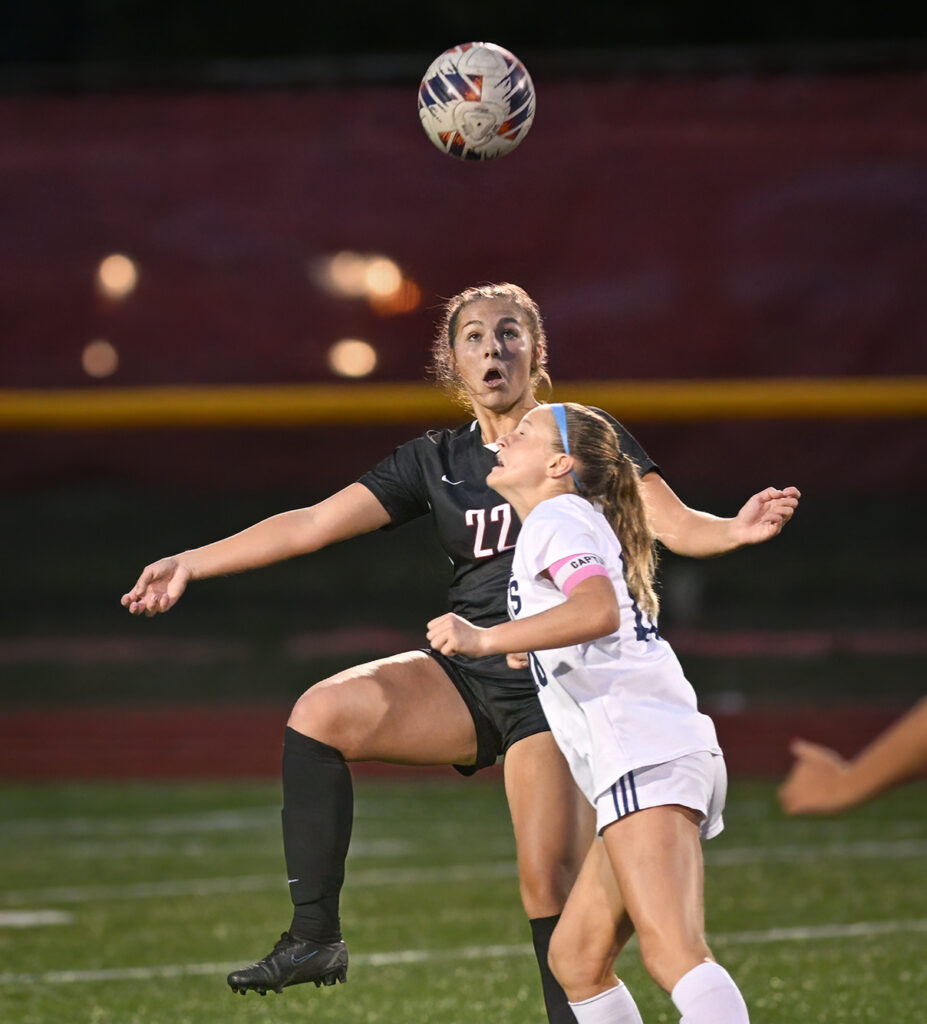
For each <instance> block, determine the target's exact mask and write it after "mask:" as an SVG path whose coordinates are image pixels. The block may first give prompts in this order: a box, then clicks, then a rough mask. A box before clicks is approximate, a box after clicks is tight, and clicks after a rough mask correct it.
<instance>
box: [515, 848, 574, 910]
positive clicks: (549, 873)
mask: <svg viewBox="0 0 927 1024" xmlns="http://www.w3.org/2000/svg"><path fill="white" fill-rule="evenodd" d="M518 875H519V878H518V881H519V889H520V891H521V902H522V904H523V906H524V908H525V912H526V913H527V915H528V917H529V918H531V919H534V918H536V917H553V916H554V915H555V914H559V913H560V912H561V911H562V910H563V908H564V906H565V904H566V900H567V896H569V895H570V889H571V888H572V886H573V882H574V881H575V880H576V869H575V867H574V866H573V865H571V864H565V863H557V864H546V863H543V864H542V863H538V862H534V863H530V864H525V863H521V862H520V863H519V865H518Z"/></svg>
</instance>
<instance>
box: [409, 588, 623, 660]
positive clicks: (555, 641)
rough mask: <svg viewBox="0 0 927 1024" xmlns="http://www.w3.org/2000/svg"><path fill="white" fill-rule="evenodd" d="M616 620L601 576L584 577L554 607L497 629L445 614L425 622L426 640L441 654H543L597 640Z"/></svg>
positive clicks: (610, 592) (612, 598)
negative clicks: (525, 652)
mask: <svg viewBox="0 0 927 1024" xmlns="http://www.w3.org/2000/svg"><path fill="white" fill-rule="evenodd" d="M620 621H621V616H620V611H619V608H618V598H617V597H616V596H615V588H614V587H613V586H612V581H611V580H610V579H609V578H608V577H607V576H590V577H589V578H588V579H585V580H583V581H582V582H581V583H578V584H577V585H576V586H575V587H574V588H573V589H572V590H571V591H570V595H569V597H567V599H566V600H565V601H564V602H563V603H562V604H558V605H557V606H556V607H554V608H548V609H547V611H544V612H539V613H538V614H537V615H528V616H526V617H525V618H523V619H512V620H511V621H510V622H500V623H499V624H498V625H497V626H489V627H488V628H486V627H482V626H474V625H473V624H472V623H470V622H467V620H466V619H462V618H461V617H460V616H459V615H454V614H453V613H452V612H449V613H448V614H447V615H441V616H440V617H439V618H437V619H432V620H431V622H429V623H428V642H429V643H430V644H431V646H432V647H433V648H434V649H435V650H436V651H439V652H440V653H441V654H448V655H454V654H465V655H467V656H468V657H471V658H480V657H485V656H486V655H488V654H509V653H513V652H519V651H546V650H551V649H553V648H555V647H570V646H572V645H573V644H584V643H588V642H589V641H591V640H598V638H599V637H600V636H608V634H609V633H614V632H615V630H616V629H617V628H618V625H619V623H620Z"/></svg>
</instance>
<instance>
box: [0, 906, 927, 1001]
mask: <svg viewBox="0 0 927 1024" xmlns="http://www.w3.org/2000/svg"><path fill="white" fill-rule="evenodd" d="M905 932H927V918H920V919H914V920H910V921H856V922H853V923H851V924H827V925H814V926H808V927H796V928H770V929H768V930H766V931H750V932H727V933H724V932H722V933H719V934H712V935H711V936H709V941H710V942H711V943H712V944H713V945H718V946H734V945H739V944H751V943H752V944H758V943H773V942H813V941H815V940H820V939H856V938H871V937H873V936H877V935H896V934H903V933H905ZM533 953H534V947H533V946H531V945H530V944H528V943H519V944H517V945H511V946H463V947H459V948H457V949H401V950H396V951H395V952H391V953H366V954H364V953H361V954H360V955H357V956H354V957H353V958H352V961H351V962H352V964H354V965H355V966H368V967H389V966H392V965H395V964H421V963H433V962H436V961H441V960H454V961H460V960H482V959H486V958H496V959H498V958H500V957H519V956H531V955H533ZM240 966H241V962H240V961H239V962H236V963H206V964H161V965H158V966H153V967H112V968H99V969H96V970H88V971H44V972H40V973H34V974H25V973H24V974H17V973H12V972H10V973H6V974H0V986H3V985H37V984H43V985H68V984H74V983H75V982H82V981H148V980H151V979H154V978H178V977H185V976H194V975H204V974H206V975H213V974H227V973H228V972H229V971H232V970H234V969H235V968H236V967H240Z"/></svg>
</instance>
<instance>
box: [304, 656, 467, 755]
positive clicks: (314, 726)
mask: <svg viewBox="0 0 927 1024" xmlns="http://www.w3.org/2000/svg"><path fill="white" fill-rule="evenodd" d="M288 724H289V726H290V727H291V728H293V729H296V730H297V731H298V732H301V733H304V734H305V735H307V736H311V737H312V738H313V739H316V740H319V741H320V742H321V743H327V744H328V745H329V746H332V747H335V748H336V749H337V750H340V751H341V753H342V754H343V755H344V757H345V759H346V760H348V761H391V762H395V763H399V764H471V763H473V761H475V759H476V729H475V727H474V724H473V719H472V717H471V715H470V711H469V709H468V708H467V705H466V704H465V702H464V700H463V698H462V697H461V696H460V694H459V693H458V692H457V688H456V687H455V686H454V684H453V683H452V682H451V681H450V679H449V678H448V676H447V674H446V673H445V672H444V670H443V669H442V668H441V666H440V665H439V664H438V663H437V662H436V661H435V659H434V658H431V657H429V656H428V655H427V654H425V653H424V652H423V651H409V652H406V653H405V654H398V655H395V656H394V657H391V658H381V659H379V660H378V661H371V662H367V663H366V664H364V665H358V666H356V667H354V668H350V669H347V670H345V671H344V672H339V673H338V674H337V675H334V676H331V677H330V678H329V679H324V680H322V681H321V682H318V683H316V684H315V685H314V686H311V687H310V688H309V689H308V690H307V691H306V692H305V693H304V694H303V695H302V697H300V698H299V700H298V701H297V702H296V705H295V707H294V708H293V711H292V714H291V715H290V720H289V723H288Z"/></svg>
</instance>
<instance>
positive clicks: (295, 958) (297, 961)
mask: <svg viewBox="0 0 927 1024" xmlns="http://www.w3.org/2000/svg"><path fill="white" fill-rule="evenodd" d="M318 952H319V951H318V950H317V949H314V950H313V951H312V952H311V953H307V954H306V955H305V956H293V954H292V953H290V960H291V961H292V962H293V963H294V964H304V963H305V962H306V961H307V960H311V959H312V958H313V957H314V956H315V955H316V953H318Z"/></svg>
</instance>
